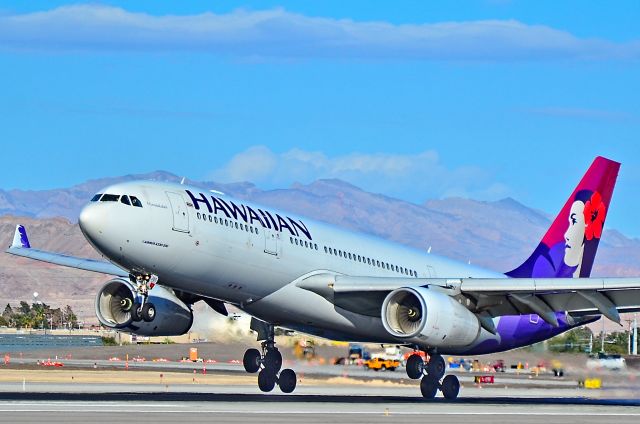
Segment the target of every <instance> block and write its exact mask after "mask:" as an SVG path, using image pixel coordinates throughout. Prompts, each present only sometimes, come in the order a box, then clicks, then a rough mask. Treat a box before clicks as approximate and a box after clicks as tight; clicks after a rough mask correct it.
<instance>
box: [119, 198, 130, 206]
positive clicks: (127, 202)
mask: <svg viewBox="0 0 640 424" xmlns="http://www.w3.org/2000/svg"><path fill="white" fill-rule="evenodd" d="M120 203H124V204H125V205H129V206H131V202H129V196H122V197H121V198H120Z"/></svg>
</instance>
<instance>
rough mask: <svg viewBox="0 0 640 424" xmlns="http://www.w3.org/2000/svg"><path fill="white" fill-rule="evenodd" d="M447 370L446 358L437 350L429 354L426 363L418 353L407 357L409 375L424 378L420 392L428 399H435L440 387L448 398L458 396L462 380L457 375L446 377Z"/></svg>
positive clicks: (413, 377) (412, 377)
mask: <svg viewBox="0 0 640 424" xmlns="http://www.w3.org/2000/svg"><path fill="white" fill-rule="evenodd" d="M445 371H446V364H445V362H444V358H443V357H442V356H441V355H438V354H437V353H435V352H434V353H433V354H431V355H429V362H427V363H426V364H425V362H424V360H423V359H422V357H421V356H420V355H418V354H417V353H416V354H413V355H411V356H409V358H408V359H407V375H408V376H409V378H411V379H414V380H417V379H419V378H422V381H420V392H422V396H423V397H425V398H426V399H433V398H434V397H435V396H436V394H437V393H438V389H439V390H440V391H441V392H442V395H443V396H444V397H445V398H446V399H455V398H457V397H458V393H460V381H458V377H456V376H455V375H448V376H446V377H445V376H444V374H445ZM443 377H444V378H443Z"/></svg>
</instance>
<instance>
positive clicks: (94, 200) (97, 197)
mask: <svg viewBox="0 0 640 424" xmlns="http://www.w3.org/2000/svg"><path fill="white" fill-rule="evenodd" d="M100 196H102V193H98V194H96V195H95V196H93V197H92V198H91V201H92V202H97V201H98V200H100Z"/></svg>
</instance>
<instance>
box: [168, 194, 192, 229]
mask: <svg viewBox="0 0 640 424" xmlns="http://www.w3.org/2000/svg"><path fill="white" fill-rule="evenodd" d="M167 197H168V198H169V203H171V210H172V211H173V230H174V231H180V232H182V233H188V232H189V214H188V213H187V204H186V203H185V202H184V198H183V197H182V194H180V193H173V192H170V191H167Z"/></svg>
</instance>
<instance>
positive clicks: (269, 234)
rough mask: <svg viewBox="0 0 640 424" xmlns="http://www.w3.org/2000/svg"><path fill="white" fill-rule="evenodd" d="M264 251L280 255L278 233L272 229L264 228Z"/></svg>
mask: <svg viewBox="0 0 640 424" xmlns="http://www.w3.org/2000/svg"><path fill="white" fill-rule="evenodd" d="M263 233H264V253H268V254H269V255H274V256H276V257H278V256H280V255H279V252H280V250H279V249H280V233H279V232H277V231H273V230H268V229H266V228H265V229H264V231H263Z"/></svg>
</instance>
